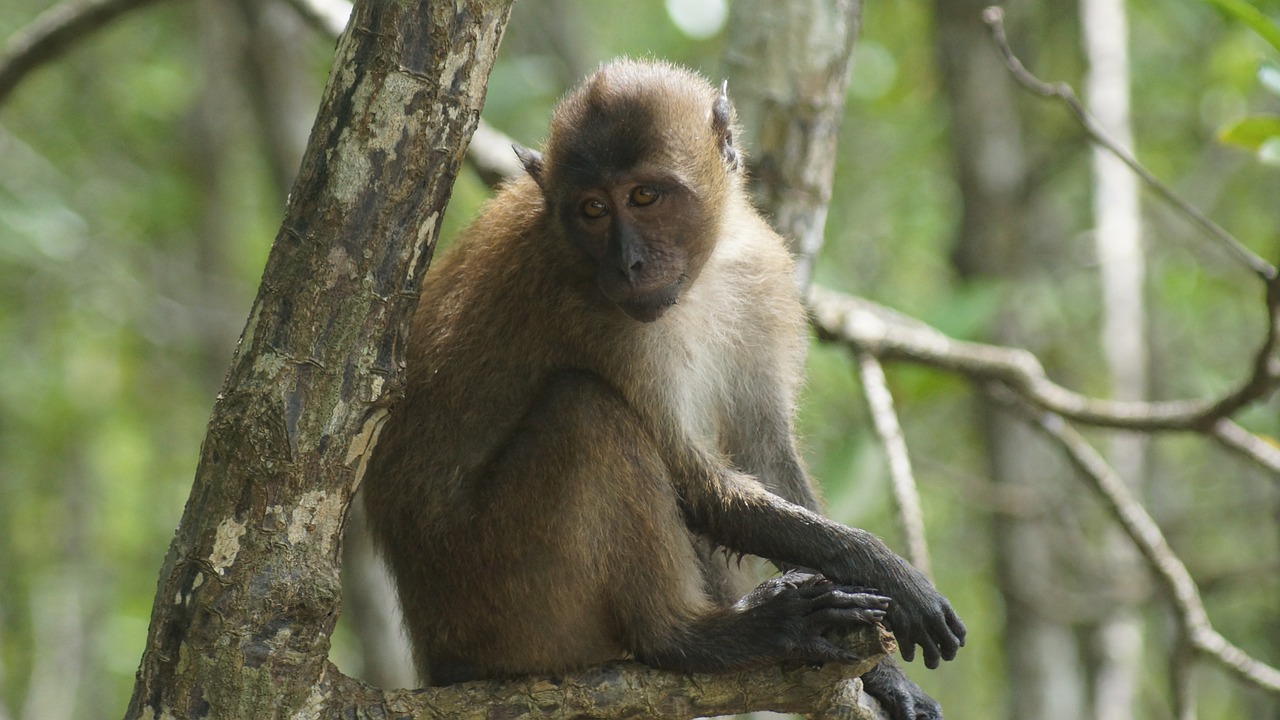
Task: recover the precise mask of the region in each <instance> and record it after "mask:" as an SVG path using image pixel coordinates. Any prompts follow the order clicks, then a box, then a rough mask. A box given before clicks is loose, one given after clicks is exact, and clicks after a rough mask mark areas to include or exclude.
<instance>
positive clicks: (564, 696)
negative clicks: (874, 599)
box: [328, 627, 896, 720]
mask: <svg viewBox="0 0 1280 720" xmlns="http://www.w3.org/2000/svg"><path fill="white" fill-rule="evenodd" d="M846 646H847V647H849V648H850V649H852V650H854V651H855V652H856V653H858V654H859V655H863V656H865V657H866V658H867V659H866V660H865V661H863V662H862V663H860V664H857V665H844V666H841V665H825V666H823V667H820V668H812V667H801V666H792V667H785V668H784V667H778V666H770V667H765V668H760V669H758V670H752V671H748V672H741V673H730V674H689V673H675V672H666V671H661V670H654V669H653V668H650V667H647V666H644V665H640V664H637V663H615V664H610V665H604V666H600V667H596V668H592V669H590V670H585V671H583V672H580V673H576V674H573V675H568V676H560V677H534V678H525V679H521V680H517V681H509V682H501V681H484V682H471V683H461V684H458V685H449V686H446V687H438V688H431V689H430V690H426V691H422V690H378V689H376V688H372V687H369V686H367V685H364V684H363V683H360V682H358V681H355V680H352V679H350V678H346V677H344V676H342V675H341V674H340V673H338V672H337V670H336V669H334V668H332V667H331V668H330V669H329V672H328V682H330V683H332V686H333V689H334V704H333V706H332V707H331V708H330V711H331V712H334V713H339V714H340V716H341V717H347V716H348V710H350V709H353V708H356V709H359V711H360V712H361V713H363V716H365V717H412V718H415V720H436V719H437V718H439V719H440V720H446V719H450V720H452V719H454V718H457V719H458V720H487V719H488V718H493V717H502V718H505V719H506V720H521V719H523V718H538V719H540V720H571V719H572V718H581V717H592V718H599V719H600V720H613V719H614V718H617V719H619V720H621V719H622V718H633V717H646V718H652V719H653V720H686V719H687V718H693V717H703V716H713V715H731V714H735V713H745V712H755V711H761V710H771V711H774V712H787V713H803V714H807V715H814V716H817V717H823V718H851V719H852V718H858V719H859V720H861V719H863V718H869V717H870V715H868V714H866V713H867V711H866V709H865V708H863V707H862V706H859V705H857V704H856V701H854V700H851V697H856V696H857V693H856V692H854V693H851V692H850V690H851V689H856V687H857V685H858V684H859V683H858V681H857V680H855V679H853V678H854V677H855V676H857V675H861V674H862V673H864V672H866V671H867V670H869V669H871V667H872V666H874V665H875V664H876V663H877V662H878V661H879V660H880V659H881V658H882V657H884V656H885V655H886V654H888V653H891V652H893V651H894V650H895V649H896V645H895V643H894V642H893V636H892V635H889V634H888V633H886V632H884V630H883V628H878V627H868V628H867V629H866V631H865V632H860V633H857V634H855V635H853V636H851V637H850V638H847V640H846ZM851 686H852V688H851Z"/></svg>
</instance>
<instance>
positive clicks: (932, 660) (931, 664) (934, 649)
mask: <svg viewBox="0 0 1280 720" xmlns="http://www.w3.org/2000/svg"><path fill="white" fill-rule="evenodd" d="M916 642H918V643H919V644H920V654H921V655H923V656H924V666H925V667H927V668H929V669H930V670H933V669H936V668H937V667H938V663H939V662H940V660H939V658H940V653H939V652H938V644H937V643H936V642H934V641H933V636H932V635H930V634H928V633H925V634H924V635H921V636H920V637H919V638H917V640H916ZM951 655H952V657H955V652H954V651H953V652H952V653H951Z"/></svg>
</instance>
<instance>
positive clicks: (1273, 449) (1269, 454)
mask: <svg viewBox="0 0 1280 720" xmlns="http://www.w3.org/2000/svg"><path fill="white" fill-rule="evenodd" d="M1210 434H1211V435H1212V436H1213V438H1214V439H1215V440H1217V441H1218V443H1219V444H1220V445H1222V446H1223V447H1225V448H1227V449H1228V450H1231V451H1232V452H1235V453H1238V454H1240V455H1242V456H1243V457H1244V458H1245V459H1246V460H1252V461H1253V462H1255V463H1257V464H1259V465H1261V466H1262V467H1265V468H1267V469H1269V470H1271V471H1272V472H1274V473H1276V474H1277V475H1280V446H1277V445H1276V444H1275V442H1274V441H1268V440H1267V439H1266V438H1262V437H1258V436H1257V435H1254V434H1253V433H1251V432H1249V431H1248V430H1245V429H1244V428H1242V427H1240V426H1239V425H1237V424H1236V423H1234V422H1232V421H1230V420H1227V419H1222V420H1219V421H1218V422H1217V423H1215V424H1214V426H1213V429H1212V430H1211V431H1210Z"/></svg>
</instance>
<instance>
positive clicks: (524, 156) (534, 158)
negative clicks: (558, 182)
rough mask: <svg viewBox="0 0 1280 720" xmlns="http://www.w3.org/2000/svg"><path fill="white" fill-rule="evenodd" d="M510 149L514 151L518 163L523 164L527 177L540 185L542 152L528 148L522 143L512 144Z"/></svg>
mask: <svg viewBox="0 0 1280 720" xmlns="http://www.w3.org/2000/svg"><path fill="white" fill-rule="evenodd" d="M511 149H512V150H515V151H516V157H517V158H519V160H520V164H521V165H523V166H524V171H525V172H527V173H529V177H531V178H533V180H534V182H536V183H538V185H539V186H541V185H542V153H540V152H538V151H537V150H530V149H529V148H527V147H525V146H523V145H512V146H511Z"/></svg>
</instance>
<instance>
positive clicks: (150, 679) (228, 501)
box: [126, 0, 511, 718]
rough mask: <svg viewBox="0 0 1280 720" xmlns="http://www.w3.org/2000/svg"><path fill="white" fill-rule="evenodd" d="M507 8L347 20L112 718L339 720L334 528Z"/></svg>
mask: <svg viewBox="0 0 1280 720" xmlns="http://www.w3.org/2000/svg"><path fill="white" fill-rule="evenodd" d="M510 4H511V3H510V0H460V1H459V2H457V3H431V2H426V0H420V1H419V2H408V1H406V2H402V3H379V2H370V3H358V4H357V5H356V8H355V11H354V14H353V17H352V20H351V22H350V24H349V26H348V30H347V32H346V33H344V34H343V36H342V38H341V39H340V40H339V44H338V50H337V57H336V59H335V61H334V65H333V73H332V75H331V77H330V79H329V84H328V86H327V88H326V90H325V96H324V99H323V101H322V104H321V110H320V115H319V117H318V118H317V120H316V123H315V125H314V127H313V129H312V133H311V139H310V141H309V144H308V148H307V152H306V155H305V157H304V159H303V163H302V170H301V174H300V176H299V178H298V180H297V182H296V183H295V185H294V188H293V193H292V195H291V202H290V204H289V207H288V209H287V211H286V216H285V219H284V222H283V224H282V227H281V230H280V232H279V234H278V235H277V238H276V241H275V244H274V246H273V247H272V251H271V255H270V258H269V259H268V262H267V268H266V271H265V272H264V275H263V280H262V285H261V288H260V290H259V293H258V296H257V299H256V300H255V302H254V305H253V309H252V310H251V312H250V315H249V320H248V323H247V324H246V326H245V329H244V332H243V334H242V336H241V341H240V346H239V348H238V350H237V353H236V355H235V357H234V358H233V360H232V367H231V370H230V372H229V374H228V375H227V379H226V381H225V383H224V385H223V389H222V392H221V394H220V395H219V397H218V401H217V403H216V405H215V407H214V411H213V417H212V418H211V420H210V422H209V432H208V435H207V437H206V439H205V442H204V446H203V448H202V451H201V458H200V465H199V469H198V470H197V473H196V479H195V484H194V487H193V488H192V492H191V496H190V499H189V500H188V502H187V507H186V511H185V512H184V514H183V517H182V521H181V523H180V525H179V527H178V531H177V534H176V536H175V538H174V541H173V543H172V545H171V546H170V548H169V553H168V555H167V557H166V558H165V562H164V565H163V567H162V569H161V574H160V582H159V587H158V589H157V592H156V599H155V605H154V608H153V611H152V619H151V628H150V631H149V633H148V639H147V649H146V651H145V652H144V654H143V657H142V662H141V667H140V668H139V671H138V678H137V682H136V685H135V687H134V692H133V697H132V699H131V701H130V703H129V709H128V711H127V714H126V717H128V718H140V717H169V716H179V717H185V716H211V717H218V718H276V717H281V718H282V717H290V718H295V717H301V718H305V717H327V716H332V715H333V714H335V713H336V708H334V707H333V706H332V705H331V704H330V700H331V698H329V697H327V696H325V694H324V693H325V692H327V689H329V688H332V687H333V685H334V684H333V683H331V682H325V681H326V680H332V679H333V678H332V676H330V675H328V674H327V673H328V672H329V667H328V663H327V655H328V646H329V633H330V632H331V631H332V628H333V623H334V621H335V619H336V618H337V615H338V609H339V597H340V593H339V582H338V564H339V554H340V548H339V545H340V544H341V543H340V533H341V530H342V525H343V523H344V521H345V512H346V509H347V506H348V504H349V503H350V499H351V495H352V493H354V492H355V490H356V488H357V487H358V486H359V484H360V480H361V474H362V472H363V468H364V462H365V457H366V453H367V451H368V449H369V448H370V447H371V446H372V443H373V442H374V440H375V439H376V437H377V434H378V430H379V428H380V427H381V423H382V420H383V419H384V417H385V414H386V409H385V408H386V405H387V403H388V401H389V400H390V399H391V398H392V397H393V396H394V395H395V393H396V392H397V391H398V383H399V379H400V367H401V365H402V347H403V342H402V341H403V338H404V335H405V328H406V327H407V323H408V320H409V317H410V315H411V312H412V310H413V307H414V306H415V304H416V303H417V299H418V288H419V286H420V283H421V280H422V275H423V273H424V272H425V271H426V268H427V265H428V263H429V261H430V257H431V252H432V249H433V247H434V242H435V236H436V233H437V232H438V229H439V225H440V218H441V216H442V213H443V212H444V207H445V205H446V204H447V202H448V198H449V193H450V191H451V188H452V185H453V180H454V177H455V175H456V173H457V171H458V166H459V164H460V162H461V159H462V154H463V151H464V150H465V148H466V144H467V141H468V139H469V138H470V135H471V132H472V131H473V130H474V128H475V123H476V120H477V118H478V116H479V113H480V108H481V105H482V104H483V100H484V91H485V83H486V80H487V77H488V73H489V69H490V67H491V66H492V62H493V57H494V53H495V52H496V50H497V45H498V42H499V40H500V38H501V36H502V31H503V29H504V27H505V24H506V19H507V15H508V13H509V11H510ZM384 198H385V199H386V201H385V202H383V201H382V199H384Z"/></svg>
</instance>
